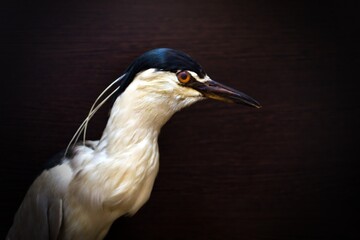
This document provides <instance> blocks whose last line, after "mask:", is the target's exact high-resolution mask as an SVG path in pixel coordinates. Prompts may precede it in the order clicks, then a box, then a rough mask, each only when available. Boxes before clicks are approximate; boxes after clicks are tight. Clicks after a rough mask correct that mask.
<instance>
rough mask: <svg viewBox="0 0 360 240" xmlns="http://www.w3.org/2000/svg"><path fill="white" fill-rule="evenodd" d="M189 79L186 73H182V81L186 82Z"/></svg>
mask: <svg viewBox="0 0 360 240" xmlns="http://www.w3.org/2000/svg"><path fill="white" fill-rule="evenodd" d="M187 77H188V75H187V73H186V72H182V73H180V78H181V79H182V80H186V78H187Z"/></svg>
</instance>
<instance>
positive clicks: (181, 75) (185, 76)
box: [177, 71, 191, 83]
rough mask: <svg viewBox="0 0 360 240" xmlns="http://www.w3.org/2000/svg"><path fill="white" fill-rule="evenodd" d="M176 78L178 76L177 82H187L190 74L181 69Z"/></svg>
mask: <svg viewBox="0 0 360 240" xmlns="http://www.w3.org/2000/svg"><path fill="white" fill-rule="evenodd" d="M177 78H178V80H179V82H181V83H187V82H189V81H190V79H191V75H190V73H188V72H187V71H181V72H179V73H178V74H177Z"/></svg>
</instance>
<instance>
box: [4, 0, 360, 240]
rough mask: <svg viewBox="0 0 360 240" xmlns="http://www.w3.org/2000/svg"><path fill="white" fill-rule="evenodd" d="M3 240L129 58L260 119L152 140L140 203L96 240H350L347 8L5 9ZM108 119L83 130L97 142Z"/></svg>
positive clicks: (204, 113) (352, 191)
mask: <svg viewBox="0 0 360 240" xmlns="http://www.w3.org/2000/svg"><path fill="white" fill-rule="evenodd" d="M0 9H1V15H0V16H1V17H0V18H1V21H0V27H1V28H0V29H1V31H0V43H1V45H0V50H1V51H0V57H1V68H2V74H1V78H0V79H1V94H0V96H1V101H0V107H1V108H0V111H1V113H0V121H1V122H0V127H1V140H0V141H1V142H0V146H1V153H2V157H1V168H0V171H1V181H0V182H1V193H2V194H1V195H2V197H1V224H0V227H1V236H3V237H5V235H6V232H7V230H8V228H9V227H10V225H11V223H12V219H13V216H14V214H15V212H16V210H17V208H18V207H19V205H20V203H21V201H22V198H23V197H24V195H25V193H26V191H27V189H28V187H29V186H30V184H31V183H32V181H33V180H34V178H35V177H36V176H37V175H38V174H39V172H40V171H41V169H42V166H43V164H44V163H45V162H46V160H47V159H48V158H49V157H50V156H52V155H53V154H54V153H56V152H58V151H59V150H61V149H64V148H65V147H66V145H67V143H68V141H69V140H70V138H71V137H72V135H73V134H74V132H75V131H76V129H77V127H78V126H79V125H80V123H81V122H82V120H83V119H84V118H85V116H86V115H87V112H88V110H89V108H90V106H91V104H92V103H93V101H94V100H95V98H96V97H97V96H98V94H99V93H100V92H101V91H102V90H103V89H104V88H105V87H106V86H107V85H108V84H109V83H111V82H112V81H113V80H114V79H115V78H117V77H118V76H120V75H121V74H122V73H123V71H124V70H125V69H126V67H127V66H128V65H129V64H130V63H131V62H132V61H133V60H134V58H136V57H137V56H139V55H140V54H142V53H143V52H144V51H147V50H149V49H152V48H157V47H170V48H175V49H179V50H183V51H185V52H187V53H188V54H190V55H191V56H192V57H193V58H194V59H196V60H197V61H198V62H199V63H200V64H201V65H202V66H203V67H204V69H205V71H206V72H207V73H208V74H209V76H210V77H212V78H213V79H214V80H216V81H219V82H222V83H224V84H227V85H229V86H232V87H234V88H236V89H239V90H241V91H243V92H245V93H247V94H249V95H250V96H252V97H254V98H255V99H257V100H258V101H259V102H260V103H261V104H262V105H263V108H261V109H252V108H247V107H245V106H238V105H228V104H225V103H220V102H215V101H210V100H209V101H205V102H201V103H198V104H196V105H194V106H192V107H191V108H188V109H185V110H183V111H181V112H179V113H178V114H176V115H175V116H174V117H173V118H172V119H171V120H170V121H169V122H168V123H167V124H166V125H165V127H164V128H163V129H162V132H161V135H160V138H159V146H160V153H161V154H160V155H161V157H160V173H159V175H158V177H157V180H156V183H155V186H154V190H153V192H152V196H151V198H150V200H149V202H148V203H147V204H146V205H145V206H144V207H143V208H142V209H141V210H140V211H139V212H138V213H137V214H136V215H135V216H134V217H132V218H121V219H119V220H118V221H116V222H115V223H114V225H113V226H112V228H111V230H110V232H109V235H108V236H107V239H360V232H359V231H360V230H359V225H358V222H356V219H358V217H359V212H358V210H359V198H358V195H359V182H360V181H359V180H360V179H359V173H358V172H359V157H358V151H357V150H358V149H357V147H358V146H357V143H356V141H357V140H358V136H359V127H358V124H359V121H358V118H356V117H357V116H358V115H359V113H360V111H359V110H360V104H359V101H358V95H359V94H358V89H357V88H356V87H355V86H356V85H355V84H356V82H357V81H358V80H359V74H358V64H357V63H356V60H358V59H359V48H358V47H359V41H358V39H357V38H356V35H355V33H356V32H358V30H359V28H358V27H359V24H358V21H357V20H358V19H357V16H356V15H358V13H359V7H358V3H357V2H356V1H353V2H350V1H310V0H309V1H261V0H222V1H211V0H210V1H209V0H207V1H205V0H200V1H189V0H187V1H173V2H171V1H165V0H162V1H157V0H154V1H145V0H138V1H137V0H131V1H116V0H106V1H73V2H72V3H67V2H63V1H57V2H50V1H43V2H41V1H36V2H34V1H5V2H3V3H2V4H1V6H0ZM110 108H111V104H108V105H106V106H105V107H103V109H102V110H101V111H100V112H99V113H98V114H97V115H96V117H95V118H94V119H93V120H92V122H91V123H90V127H89V138H90V139H97V138H99V137H100V135H101V133H102V130H103V128H104V127H105V124H106V120H107V117H108V112H109V109H110Z"/></svg>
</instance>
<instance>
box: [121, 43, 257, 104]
mask: <svg viewBox="0 0 360 240" xmlns="http://www.w3.org/2000/svg"><path fill="white" fill-rule="evenodd" d="M128 87H129V88H130V87H133V88H136V91H141V90H143V92H144V94H145V96H144V97H146V95H148V94H153V95H156V96H157V98H158V99H162V100H163V101H165V102H168V103H172V104H176V105H177V106H175V107H176V108H177V109H176V110H179V109H181V108H183V107H185V106H188V105H190V104H192V103H194V102H196V101H198V100H201V99H204V98H211V99H215V100H219V101H224V102H229V103H237V104H243V105H247V106H251V107H256V108H260V107H261V106H260V104H259V103H258V102H257V101H256V100H255V99H253V98H251V97H250V96H248V95H246V94H245V93H243V92H240V91H238V90H235V89H233V88H230V87H227V86H225V85H223V84H220V83H218V82H215V81H214V80H212V79H211V78H210V77H209V76H208V75H207V74H206V73H205V71H204V70H203V68H202V67H201V66H200V65H199V64H198V63H197V62H196V61H195V60H193V59H192V58H191V57H190V56H189V55H187V54H185V53H184V52H181V51H178V50H174V49H169V48H158V49H154V50H150V51H148V52H146V53H144V54H143V55H141V56H140V57H138V58H137V59H136V60H135V61H134V62H133V63H132V64H131V65H130V66H129V67H128V69H127V70H126V71H125V74H124V77H123V79H122V80H121V83H120V88H119V90H118V92H119V94H121V93H122V92H124V91H125V90H126V89H127V88H128Z"/></svg>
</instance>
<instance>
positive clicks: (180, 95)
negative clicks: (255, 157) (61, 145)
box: [6, 48, 261, 240]
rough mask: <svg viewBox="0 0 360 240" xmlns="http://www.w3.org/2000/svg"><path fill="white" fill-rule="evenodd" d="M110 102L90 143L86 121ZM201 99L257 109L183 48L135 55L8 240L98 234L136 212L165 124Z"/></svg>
mask: <svg viewBox="0 0 360 240" xmlns="http://www.w3.org/2000/svg"><path fill="white" fill-rule="evenodd" d="M113 88H115V89H114V90H112V89H113ZM111 90H112V91H111ZM110 91H111V92H110ZM109 92H110V93H109ZM101 99H103V100H102V101H100V100H101ZM109 99H113V103H112V107H111V109H110V113H109V117H108V121H107V123H106V126H105V129H104V131H103V133H102V135H101V137H100V139H99V140H87V139H86V130H87V127H88V123H89V121H90V119H91V118H92V117H93V115H94V114H95V113H96V111H97V110H98V109H99V108H100V107H101V106H103V104H104V103H105V102H106V101H108V100H109ZM204 99H215V100H219V101H223V102H227V103H235V104H243V105H247V106H250V107H254V108H260V107H261V105H260V103H259V102H258V101H256V100H255V99H254V98H252V97H250V96H248V95H247V94H245V93H243V92H241V91H238V90H235V89H233V88H231V87H228V86H226V85H223V84H221V83H218V82H216V81H214V80H212V79H211V78H210V77H209V76H208V75H207V74H206V72H205V71H204V69H203V68H202V67H201V65H200V64H198V63H197V62H196V61H195V60H194V59H193V58H192V57H190V55H188V54H187V53H185V52H183V51H180V50H176V49H171V48H156V49H152V50H148V51H146V52H145V53H143V54H142V55H140V56H139V57H137V58H136V59H135V60H134V61H133V62H132V63H131V64H130V65H129V66H128V68H127V69H126V70H125V71H124V74H123V75H121V76H120V77H119V78H117V79H116V80H115V81H113V82H112V83H111V84H109V85H108V87H107V88H106V89H105V90H104V91H103V92H102V93H101V94H100V95H99V97H98V98H97V99H96V100H95V102H94V104H93V106H92V107H91V109H90V111H89V114H88V116H87V117H86V118H85V120H84V122H83V123H82V124H81V125H80V127H79V129H78V130H77V131H76V133H75V134H74V136H73V138H72V139H71V141H70V143H69V145H68V146H67V148H66V149H65V150H63V151H61V152H60V153H58V154H56V155H55V156H54V157H53V158H51V159H50V160H49V164H48V165H47V166H46V168H45V169H44V170H43V171H42V172H41V173H40V175H38V176H37V178H36V179H35V180H34V182H33V183H32V185H31V186H30V187H29V189H28V191H27V193H26V195H25V197H24V199H23V201H22V203H21V205H20V207H19V208H18V210H17V212H16V214H15V217H14V220H13V224H12V226H11V227H10V229H9V231H8V234H7V237H6V239H8V240H15V239H103V238H104V237H105V236H106V234H107V233H108V231H109V229H110V227H111V225H112V223H113V222H114V221H115V220H116V219H118V218H119V217H121V216H132V215H134V214H135V213H136V212H137V211H138V210H139V209H140V208H141V207H142V206H143V205H144V204H145V203H146V202H147V201H148V199H149V197H150V194H151V191H152V188H153V185H154V182H155V178H156V176H157V173H158V171H159V148H158V136H159V133H160V130H161V128H162V126H163V125H164V124H165V123H166V122H167V121H168V120H169V119H170V118H171V117H172V116H173V114H174V113H176V112H178V111H179V110H181V109H183V108H185V107H188V106H190V105H192V104H194V103H195V102H198V101H201V100H204ZM81 134H83V139H82V140H79V138H80V137H81Z"/></svg>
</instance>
